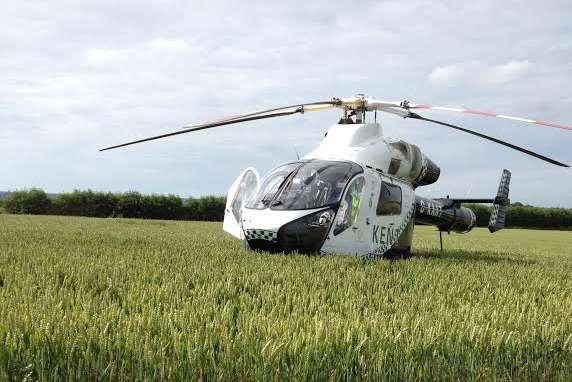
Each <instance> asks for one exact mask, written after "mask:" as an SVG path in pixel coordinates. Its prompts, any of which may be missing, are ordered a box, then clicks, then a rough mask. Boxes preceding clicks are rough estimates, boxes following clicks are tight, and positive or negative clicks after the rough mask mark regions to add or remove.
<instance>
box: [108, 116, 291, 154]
mask: <svg viewBox="0 0 572 382" xmlns="http://www.w3.org/2000/svg"><path fill="white" fill-rule="evenodd" d="M295 113H298V111H293V112H285V113H275V114H268V115H259V116H254V117H248V118H242V119H231V120H226V121H224V120H223V121H220V122H215V123H211V124H205V125H199V126H195V127H192V128H185V129H184V130H178V131H174V132H172V133H167V134H161V135H156V136H154V137H149V138H143V139H138V140H136V141H132V142H127V143H122V144H119V145H115V146H109V147H105V148H103V149H100V150H99V151H106V150H112V149H117V148H120V147H125V146H130V145H134V144H137V143H142V142H148V141H154V140H156V139H161V138H166V137H171V136H173V135H179V134H186V133H192V132H193V131H199V130H206V129H210V128H212V127H217V126H224V125H230V124H233V123H240V122H248V121H255V120H257V119H265V118H272V117H282V116H285V115H291V114H295Z"/></svg>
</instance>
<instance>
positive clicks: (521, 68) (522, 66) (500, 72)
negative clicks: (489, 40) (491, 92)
mask: <svg viewBox="0 0 572 382" xmlns="http://www.w3.org/2000/svg"><path fill="white" fill-rule="evenodd" d="M531 68H532V65H531V64H530V62H528V61H510V62H507V63H506V64H503V65H497V66H493V67H491V68H487V69H486V70H485V71H484V72H483V73H482V78H483V80H484V81H486V82H487V83H490V84H495V85H496V84H505V83H507V82H511V81H515V80H517V79H519V78H521V77H522V76H524V75H526V74H527V73H529V72H530V69H531Z"/></svg>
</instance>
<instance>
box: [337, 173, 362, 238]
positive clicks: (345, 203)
mask: <svg viewBox="0 0 572 382" xmlns="http://www.w3.org/2000/svg"><path fill="white" fill-rule="evenodd" d="M364 184H365V179H364V177H363V176H359V177H357V178H355V179H354V180H353V181H352V183H351V184H350V185H349V187H348V189H347V191H346V195H345V196H344V198H343V199H342V202H341V204H340V208H339V210H338V215H337V219H336V225H335V227H334V236H335V235H338V234H340V233H342V232H343V231H345V230H346V229H347V228H348V227H350V226H352V225H353V224H354V223H355V222H356V220H357V218H358V214H359V207H360V203H361V196H362V191H363V186H364Z"/></svg>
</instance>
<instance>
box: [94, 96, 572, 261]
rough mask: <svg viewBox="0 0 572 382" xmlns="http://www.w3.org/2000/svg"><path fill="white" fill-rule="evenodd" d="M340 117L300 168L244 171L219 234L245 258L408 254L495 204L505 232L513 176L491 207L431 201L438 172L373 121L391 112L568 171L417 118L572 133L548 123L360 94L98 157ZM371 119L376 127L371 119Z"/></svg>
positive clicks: (505, 174)
mask: <svg viewBox="0 0 572 382" xmlns="http://www.w3.org/2000/svg"><path fill="white" fill-rule="evenodd" d="M331 109H340V110H341V112H342V113H341V117H340V119H339V121H338V122H337V123H336V124H334V125H333V126H331V127H330V128H329V129H328V131H327V133H326V134H325V136H324V138H323V139H322V141H321V143H320V144H319V146H318V147H317V148H315V149H314V150H313V151H311V152H310V153H308V154H306V155H305V156H303V157H302V158H299V159H298V160H296V161H292V162H288V163H285V164H283V165H280V166H278V167H276V168H275V169H274V170H272V171H270V173H268V174H267V175H266V176H265V177H263V178H261V177H260V175H259V174H258V172H257V171H256V169H254V168H247V169H245V170H244V171H242V172H241V174H240V175H239V176H238V177H237V178H236V180H235V181H234V182H233V183H232V185H231V186H230V188H229V190H228V194H227V202H226V208H225V212H224V221H223V230H224V231H226V232H227V233H229V234H230V235H232V236H234V237H236V238H237V239H240V240H242V241H243V243H244V245H245V247H246V248H248V249H252V250H262V251H267V252H271V253H291V252H298V253H308V254H323V255H329V254H336V255H347V256H357V257H359V258H362V259H372V258H379V257H383V258H395V257H408V256H410V255H411V247H412V239H413V232H414V226H415V224H416V223H418V224H419V223H420V224H427V225H433V226H436V227H437V230H438V231H439V236H440V240H441V250H442V249H443V243H442V233H443V232H446V233H451V232H455V233H467V232H469V231H471V229H472V228H473V227H475V224H476V217H475V213H474V212H473V211H472V210H471V209H470V208H467V207H465V206H463V204H465V203H489V204H492V209H491V215H490V219H489V224H488V229H489V231H490V232H491V233H494V232H497V231H499V230H501V229H502V228H504V227H505V222H506V212H507V208H508V206H509V204H510V199H509V189H510V178H511V173H510V171H509V170H507V169H504V170H503V171H502V175H501V179H500V183H499V186H498V189H497V193H496V195H495V196H494V197H493V198H489V199H455V198H449V196H447V197H446V198H435V199H430V198H426V197H422V196H419V195H416V193H415V191H416V189H417V188H418V187H422V186H427V185H430V184H433V183H435V182H437V180H438V179H439V176H440V173H441V170H440V168H439V166H438V165H437V164H435V163H434V162H433V161H432V160H431V159H429V157H427V155H425V154H424V153H423V152H422V151H421V150H420V148H419V147H418V146H416V145H414V144H411V143H408V142H405V141H403V140H400V139H392V138H388V137H385V136H384V135H383V129H382V126H381V124H380V123H378V122H377V113H378V112H385V113H389V114H393V115H397V116H399V117H402V118H407V119H415V120H420V121H424V122H429V123H434V124H437V125H439V126H444V127H449V128H452V129H455V130H458V131H462V132H465V133H468V134H472V135H474V136H477V137H480V138H482V139H486V140H488V141H492V142H495V143H497V144H500V145H503V146H505V147H508V148H510V149H513V150H517V151H519V152H522V153H524V154H527V155H529V156H532V157H535V158H537V159H540V160H543V161H545V162H548V163H550V164H553V165H556V166H561V167H570V166H569V165H567V164H565V163H562V162H559V161H556V160H554V159H551V158H548V157H546V156H543V155H541V154H538V153H535V152H533V151H530V150H528V149H525V148H522V147H519V146H516V145H513V144H511V143H508V142H505V141H502V140H500V139H497V138H494V137H491V136H488V135H485V134H482V133H479V132H476V131H473V130H469V129H466V128H463V127H460V126H457V125H453V124H450V123H447V122H442V121H438V120H434V119H429V118H426V117H423V116H421V115H419V114H418V112H419V111H420V110H421V111H422V110H441V111H449V112H458V113H464V114H472V115H477V116H486V117H497V118H503V119H509V120H515V121H519V122H526V123H532V124H537V125H542V126H546V127H551V128H559V129H563V130H572V127H571V126H565V125H560V124H555V123H550V122H543V121H537V120H532V119H527V118H520V117H513V116H508V115H502V114H495V113H489V112H483V111H478V110H472V109H459V108H450V107H440V106H430V105H427V104H417V103H412V102H409V101H401V102H395V101H384V100H378V99H375V98H372V97H366V96H365V95H363V94H358V95H355V96H353V97H348V98H332V99H331V100H329V101H321V102H312V103H304V104H297V105H291V106H285V107H278V108H273V109H268V110H263V111H258V112H253V113H247V114H241V115H235V116H231V117H227V118H223V119H218V120H214V121H210V122H206V123H202V124H193V125H186V126H183V127H182V128H181V129H180V130H177V131H175V132H171V133H167V134H162V135H157V136H153V137H149V138H144V139H139V140H136V141H132V142H127V143H123V144H119V145H115V146H110V147H106V148H103V149H101V150H100V151H105V150H111V149H117V148H120V147H125V146H129V145H133V144H137V143H142V142H146V141H150V140H156V139H160V138H165V137H169V136H174V135H179V134H186V133H191V132H196V131H200V130H205V129H211V128H214V127H219V126H225V125H231V124H237V123H242V122H247V121H255V120H261V119H268V118H275V117H282V116H288V115H293V114H305V113H309V112H315V111H324V110H331ZM371 113H373V114H374V115H373V117H374V118H373V121H371V120H370V121H369V122H368V121H367V119H366V117H367V116H368V115H370V114H371Z"/></svg>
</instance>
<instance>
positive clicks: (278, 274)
mask: <svg viewBox="0 0 572 382" xmlns="http://www.w3.org/2000/svg"><path fill="white" fill-rule="evenodd" d="M414 244H415V252H416V254H417V256H416V257H414V258H413V259H410V260H405V261H396V262H388V261H375V262H369V263H362V262H360V261H357V260H355V259H352V258H343V257H306V256H283V255H268V254H257V253H251V252H246V251H244V250H243V249H242V247H241V245H240V243H239V242H237V241H234V240H233V239H232V238H231V237H229V236H227V235H226V234H224V233H223V232H222V231H221V225H220V224H215V223H190V222H167V221H141V220H140V221H137V220H111V219H88V218H66V217H29V216H13V215H0V380H6V379H7V380H23V379H26V380H35V379H38V380H126V379H127V380H196V379H208V380H211V379H217V380H255V379H256V380H260V379H270V380H277V379H281V380H282V379H298V380H307V379H311V380H324V379H332V380H338V379H354V380H355V379H370V380H379V379H387V380H389V379H391V380H433V379H446V380H453V379H455V380H457V379H461V380H467V379H508V380H563V381H564V380H565V381H569V380H571V379H572V279H571V274H572V273H571V271H572V233H570V232H557V231H526V230H505V231H501V232H498V233H496V234H494V235H490V234H488V232H487V233H486V232H485V231H484V230H480V229H479V230H476V231H474V232H472V233H470V234H468V235H464V236H462V235H451V236H445V237H444V244H445V252H443V253H440V252H439V251H438V249H437V247H438V235H437V233H436V232H435V231H434V229H431V228H426V227H416V239H415V242H414Z"/></svg>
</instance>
